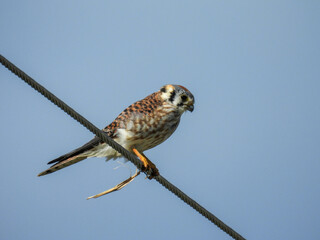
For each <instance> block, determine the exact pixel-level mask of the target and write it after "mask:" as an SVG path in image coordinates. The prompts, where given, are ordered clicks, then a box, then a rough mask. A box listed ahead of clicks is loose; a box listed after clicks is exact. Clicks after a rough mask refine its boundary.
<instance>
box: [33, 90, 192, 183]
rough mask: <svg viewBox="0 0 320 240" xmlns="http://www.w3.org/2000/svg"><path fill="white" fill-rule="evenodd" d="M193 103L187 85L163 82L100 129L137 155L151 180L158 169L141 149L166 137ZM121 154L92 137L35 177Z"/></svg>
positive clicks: (148, 147) (146, 148)
mask: <svg viewBox="0 0 320 240" xmlns="http://www.w3.org/2000/svg"><path fill="white" fill-rule="evenodd" d="M193 105H194V97H193V95H192V93H191V92H190V91H189V90H188V89H187V88H185V87H183V86H180V85H171V84H169V85H165V86H163V87H162V88H161V89H160V90H159V91H157V92H155V93H152V94H151V95H149V96H147V97H146V98H144V99H142V100H140V101H138V102H135V103H134V104H132V105H130V106H129V107H127V108H126V109H125V110H124V111H123V112H122V113H120V115H119V116H118V117H117V118H116V119H115V120H114V121H113V122H112V123H111V124H110V125H108V126H107V127H105V128H104V129H103V131H104V132H106V133H107V134H108V136H109V137H111V138H112V139H113V140H115V141H116V142H117V143H119V144H120V145H122V146H123V147H124V148H125V149H127V150H128V151H130V152H132V153H134V154H135V155H137V156H138V157H139V159H140V160H141V161H142V163H143V165H144V168H145V169H147V170H149V169H151V170H152V174H151V175H150V176H149V179H151V178H152V177H154V176H157V175H158V174H159V172H158V169H157V168H156V166H155V165H154V164H153V163H152V162H151V161H150V160H149V159H148V158H147V157H146V156H145V155H144V154H143V152H144V151H146V150H148V149H150V148H153V147H155V146H157V145H159V144H160V143H162V142H164V141H165V140H166V139H168V138H169V137H170V136H171V134H172V133H173V132H174V131H175V130H176V128H177V127H178V125H179V122H180V117H181V115H182V114H183V113H184V112H185V111H186V110H188V111H190V112H192V111H193ZM121 156H122V155H121V154H120V153H119V152H117V151H116V150H114V149H113V148H112V147H110V146H109V145H107V144H106V143H104V142H102V141H101V140H100V139H99V138H98V137H95V138H93V139H92V140H91V141H89V142H88V143H86V144H84V145H83V146H81V147H79V148H77V149H75V150H73V151H71V152H69V153H67V154H65V155H62V156H61V157H58V158H56V159H54V160H52V161H50V162H49V163H48V164H53V163H54V165H52V166H51V167H50V168H48V169H47V170H45V171H43V172H41V173H39V175H38V176H43V175H46V174H49V173H53V172H55V171H58V170H60V169H62V168H65V167H67V166H70V165H72V164H74V163H77V162H79V161H82V160H84V159H86V158H89V157H106V159H107V160H110V159H117V158H119V157H121Z"/></svg>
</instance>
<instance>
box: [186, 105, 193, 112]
mask: <svg viewBox="0 0 320 240" xmlns="http://www.w3.org/2000/svg"><path fill="white" fill-rule="evenodd" d="M193 109H194V106H193V103H191V104H190V105H188V106H187V110H188V111H190V112H193Z"/></svg>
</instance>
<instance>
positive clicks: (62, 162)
mask: <svg viewBox="0 0 320 240" xmlns="http://www.w3.org/2000/svg"><path fill="white" fill-rule="evenodd" d="M100 143H101V141H100V139H99V138H98V137H95V138H93V139H92V140H91V141H89V142H87V143H86V144H84V145H83V146H81V147H79V148H77V149H75V150H73V151H71V152H69V153H67V154H65V155H62V156H60V157H58V158H56V159H54V160H52V161H50V162H48V164H53V163H55V164H54V165H52V166H51V167H50V168H48V169H47V170H45V171H43V172H41V173H39V174H38V176H39V177H40V176H43V175H47V174H49V173H53V172H55V171H58V170H60V169H62V168H65V167H68V166H70V165H72V164H75V163H77V162H80V161H82V160H84V159H86V158H88V155H86V154H85V153H86V152H88V151H90V150H92V149H94V148H95V147H96V146H98V145H99V144H100Z"/></svg>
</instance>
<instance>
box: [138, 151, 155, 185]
mask: <svg viewBox="0 0 320 240" xmlns="http://www.w3.org/2000/svg"><path fill="white" fill-rule="evenodd" d="M132 151H133V152H134V154H136V155H137V156H138V158H139V159H140V160H141V162H142V163H143V166H144V169H143V171H149V170H150V169H151V174H150V175H149V176H147V177H148V179H152V178H154V177H155V176H158V175H159V170H158V168H157V167H156V165H154V164H153V163H152V162H151V161H150V160H149V159H148V158H147V157H146V156H145V155H144V154H143V153H140V152H139V151H138V150H137V149H136V148H133V149H132Z"/></svg>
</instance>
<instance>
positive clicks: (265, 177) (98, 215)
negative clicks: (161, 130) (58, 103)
mask: <svg viewBox="0 0 320 240" xmlns="http://www.w3.org/2000/svg"><path fill="white" fill-rule="evenodd" d="M319 23H320V2H319V1H312V0H311V1H173V0H170V1H106V0H104V1H14V0H13V1H4V2H3V3H2V4H1V9H0V32H1V37H0V52H1V54H2V55H4V56H5V57H7V58H8V59H9V60H11V61H12V62H14V63H15V64H16V65H17V66H19V67H20V68H21V69H23V70H24V71H25V72H26V73H28V74H29V75H30V76H32V77H33V78H34V79H36V80H37V81H39V82H40V83H41V84H43V85H44V86H46V87H47V88H48V89H49V90H51V91H52V92H53V93H54V94H56V95H57V96H58V97H60V98H61V99H63V100H64V101H65V102H67V103H68V104H70V105H71V106H72V107H73V108H74V109H76V110H77V111H79V112H80V113H81V114H82V115H84V116H85V117H87V118H88V119H89V120H90V121H91V122H93V123H94V124H95V125H96V126H98V127H99V128H102V127H104V126H106V125H107V124H109V123H110V122H111V121H112V120H113V119H114V118H115V117H116V116H117V115H118V114H119V113H120V112H121V111H122V110H123V109H124V108H125V107H127V106H128V105H130V104H131V103H133V102H134V101H136V100H139V99H142V98H144V97H145V96H147V95H148V94H150V93H152V92H154V91H157V90H158V89H159V88H160V87H161V86H162V85H164V84H167V83H175V84H180V85H184V86H186V87H187V88H188V89H190V91H191V92H192V93H193V94H194V96H195V98H196V105H195V111H194V112H193V113H192V114H190V113H187V114H185V115H184V116H183V118H182V121H181V124H180V126H179V128H178V130H177V131H176V133H175V134H174V135H173V136H172V137H171V138H170V139H169V140H168V141H166V142H165V143H163V144H162V145H160V146H158V147H157V148H155V149H152V150H149V151H147V152H145V154H146V155H147V156H148V157H149V158H150V159H152V161H153V162H154V163H156V164H157V166H158V168H159V170H160V172H161V173H162V175H163V176H165V177H166V178H167V179H168V180H170V181H171V182H172V183H174V184H176V185H177V186H178V187H180V188H181V189H182V190H183V191H185V192H186V193H187V194H189V195H190V196H191V197H192V198H194V199H195V200H197V201H198V202H199V203H200V204H202V205H203V206H204V207H206V208H207V209H208V210H210V211H211V212H212V213H214V214H215V215H216V216H218V217H219V218H220V219H222V220H223V221H224V222H226V223H227V224H228V225H230V226H231V227H232V228H234V229H235V230H236V231H238V232H239V233H241V234H242V235H243V236H244V237H246V238H248V239H273V240H274V239H317V238H318V237H319V235H320V228H319V222H320V207H319V202H320V184H319V181H320V174H319V172H320V147H319V142H320V124H319V123H320V96H319V92H320V79H319V75H320V66H319V62H320V45H319V43H320V27H319ZM0 79H1V87H0V112H1V118H0V126H1V127H0V131H1V138H0V144H1V161H0V192H1V198H0V216H1V217H0V238H1V239H5V240H25V239H33V240H34V239H47V240H56V239H77V240H82V239H114V240H118V239H119V240H121V239H151V238H152V239H153V240H158V239H159V240H160V239H188V240H189V239H230V237H229V236H227V235H226V234H225V233H224V232H222V231H221V230H219V229H218V228H217V227H216V226H214V225H213V224H211V223H210V222H208V221H207V220H206V219H205V218H203V217H202V216H200V215H199V214H198V213H196V212H195V211H194V210H193V209H191V208H190V207H188V206H187V205H185V204H184V203H183V202H181V201H180V200H179V199H177V198H176V197H175V196H174V195H172V194H171V193H169V192H168V191H167V190H165V189H164V188H162V187H161V186H160V185H159V184H158V183H157V182H155V181H149V180H145V179H144V176H143V175H141V176H139V178H137V179H136V180H135V181H134V182H133V183H131V184H130V185H129V186H127V187H126V188H125V189H123V190H121V191H119V192H116V193H113V194H111V195H109V196H105V197H102V198H100V199H97V200H86V197H88V196H91V195H93V194H96V193H99V192H101V191H103V190H106V189H108V188H110V187H113V186H114V185H115V184H117V183H119V182H120V181H122V180H124V179H125V178H127V177H128V175H129V171H128V169H127V168H124V167H121V168H118V169H116V170H114V168H115V167H117V166H118V165H119V163H117V162H108V163H105V162H104V160H103V159H98V158H93V159H90V160H86V161H83V162H81V163H79V164H76V165H74V166H72V167H69V168H66V169H64V170H62V171H59V172H57V173H54V174H51V175H48V176H44V177H41V178H38V177H37V176H36V175H37V174H38V173H39V172H40V171H42V170H44V169H46V167H47V165H46V163H47V162H48V161H50V160H52V159H54V158H56V157H58V156H60V155H62V154H64V153H66V152H68V151H70V150H72V149H74V148H76V147H78V146H80V145H81V144H83V143H85V142H86V141H88V140H90V139H91V138H92V137H93V136H92V134H91V133H89V132H88V131H87V130H86V129H85V128H83V127H82V126H80V125H79V124H78V123H77V122H75V121H74V120H73V119H71V118H70V117H68V116H67V115H66V114H65V113H63V112H62V111H61V110H59V109H58V108H57V107H55V106H54V105H53V104H51V103H50V102H48V101H47V100H46V99H44V98H43V97H42V96H41V95H39V94H38V93H36V92H35V91H34V90H32V89H31V88H30V87H29V86H27V85H26V84H25V83H23V82H22V81H21V80H19V79H18V78H17V77H16V76H14V75H13V74H11V73H10V72H9V71H7V70H6V69H5V68H4V67H2V66H0ZM127 165H128V166H130V168H131V170H132V171H134V170H135V168H134V167H133V165H132V164H131V163H128V164H127Z"/></svg>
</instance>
